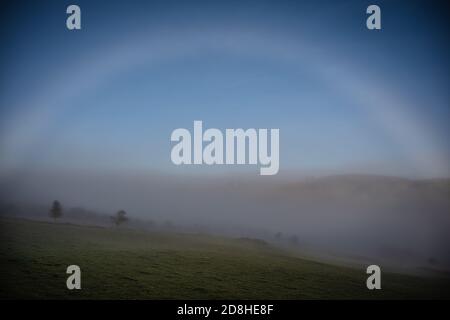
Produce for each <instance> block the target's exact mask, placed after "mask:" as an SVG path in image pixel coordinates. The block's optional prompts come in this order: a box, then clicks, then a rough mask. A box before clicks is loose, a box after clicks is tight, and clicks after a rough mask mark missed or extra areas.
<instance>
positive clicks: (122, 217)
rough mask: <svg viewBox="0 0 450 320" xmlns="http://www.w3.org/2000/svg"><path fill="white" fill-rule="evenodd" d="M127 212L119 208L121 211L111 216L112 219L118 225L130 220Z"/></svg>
mask: <svg viewBox="0 0 450 320" xmlns="http://www.w3.org/2000/svg"><path fill="white" fill-rule="evenodd" d="M126 214H127V213H126V212H125V210H119V211H117V213H116V215H115V216H112V217H111V220H112V222H113V223H114V224H115V225H116V226H117V227H118V226H119V225H121V224H122V223H124V222H127V221H128V218H127V217H126Z"/></svg>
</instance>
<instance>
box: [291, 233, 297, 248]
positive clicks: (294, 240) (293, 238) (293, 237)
mask: <svg viewBox="0 0 450 320" xmlns="http://www.w3.org/2000/svg"><path fill="white" fill-rule="evenodd" d="M289 241H290V242H291V244H293V245H295V246H296V245H298V237H297V236H296V235H293V236H290V237H289Z"/></svg>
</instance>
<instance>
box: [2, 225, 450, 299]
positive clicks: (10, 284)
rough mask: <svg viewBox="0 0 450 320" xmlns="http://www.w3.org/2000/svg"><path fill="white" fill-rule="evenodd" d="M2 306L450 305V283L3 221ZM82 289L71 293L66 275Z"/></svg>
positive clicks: (174, 237)
mask: <svg viewBox="0 0 450 320" xmlns="http://www.w3.org/2000/svg"><path fill="white" fill-rule="evenodd" d="M0 225H1V232H0V243H1V249H0V268H1V270H0V297H1V298H31V299H34V298H44V299H52V298H56V299H61V298H87V299H174V298H179V299H227V298H228V299H231V298H238V299H305V298H306V299H315V298H389V299H390V298H450V290H449V289H450V282H449V280H448V279H446V280H444V279H434V278H433V279H431V278H418V277H412V276H406V275H396V274H386V273H383V275H382V290H378V291H369V290H367V289H366V285H365V281H366V274H365V266H361V268H359V269H358V268H354V269H353V268H346V267H338V266H333V265H327V264H323V263H318V262H314V261H309V260H304V259H301V258H298V257H295V256H293V255H290V254H288V253H286V252H282V251H280V250H278V249H275V248H272V247H270V246H268V245H266V244H264V243H263V242H258V241H254V240H248V239H247V240H246V239H229V238H220V237H213V236H207V235H189V234H172V233H146V232H140V231H136V230H130V229H125V228H123V229H109V228H100V227H86V226H76V225H68V224H53V223H45V222H32V221H27V220H19V219H1V220H0ZM71 264H76V265H79V266H80V267H81V270H82V290H73V291H69V290H68V289H66V284H65V283H66V276H67V275H66V273H65V271H66V268H67V266H68V265H71Z"/></svg>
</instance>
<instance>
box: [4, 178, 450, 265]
mask: <svg viewBox="0 0 450 320" xmlns="http://www.w3.org/2000/svg"><path fill="white" fill-rule="evenodd" d="M0 189H1V190H3V191H2V196H1V200H2V201H1V202H2V205H3V209H2V213H3V214H6V215H18V216H25V217H32V218H38V219H49V218H48V208H47V207H49V206H50V204H51V202H52V201H53V200H55V199H58V200H59V201H61V202H62V204H63V206H64V208H65V212H66V213H67V212H70V208H83V209H84V210H88V211H89V210H90V211H92V212H96V213H99V214H107V215H112V214H114V213H115V212H116V211H117V210H119V209H124V210H126V211H127V213H128V216H129V218H130V219H131V220H130V224H129V226H130V227H133V226H135V227H136V226H138V225H139V224H136V225H133V223H132V221H133V219H134V220H135V221H141V220H142V221H152V222H153V223H154V224H155V225H159V226H165V225H170V226H171V227H172V228H174V229H175V230H181V231H188V232H206V233H213V234H225V235H228V236H234V237H250V238H257V239H262V240H265V241H268V242H269V243H273V244H279V245H282V246H288V247H289V248H293V249H295V250H298V251H299V252H302V253H309V254H312V255H314V256H319V257H320V256H324V257H327V258H331V259H336V260H339V259H340V258H343V259H344V260H347V261H353V262H364V263H366V262H372V263H380V264H383V263H384V264H385V265H388V266H395V267H405V268H411V269H413V268H432V269H437V270H449V268H450V254H449V252H448V248H447V244H448V243H450V215H449V212H450V199H449V192H450V180H449V179H440V180H439V179H429V180H410V179H405V178H395V177H386V176H375V175H336V176H326V177H318V178H305V177H303V178H295V179H292V178H290V179H287V178H277V179H267V178H265V177H259V176H257V177H249V176H245V175H244V176H240V177H238V176H230V175H229V176H221V175H212V176H205V175H203V176H202V175H200V176H189V175H186V176H176V175H172V176H170V175H162V174H134V175H133V174H122V175H119V174H98V173H97V174H95V173H90V174H88V173H62V172H58V173H56V172H54V173H50V172H26V174H22V175H21V174H17V175H11V176H10V177H9V179H3V180H2V185H1V186H0ZM11 204H15V205H19V206H20V205H22V206H24V205H25V207H26V205H28V207H26V208H28V209H26V210H17V208H16V209H15V210H14V209H11V206H8V205H11ZM33 206H34V207H33ZM36 206H37V207H36ZM12 208H14V206H13V207H12ZM33 208H39V209H37V210H36V209H33ZM72 213H73V214H72V215H70V214H68V215H67V214H66V217H63V218H62V219H61V221H70V219H75V220H74V222H80V221H81V220H82V219H84V220H85V221H84V223H87V224H98V223H104V222H103V221H102V220H98V221H97V220H94V219H93V217H91V216H89V215H87V216H81V215H80V214H79V213H78V214H77V212H76V211H73V212H72ZM77 215H80V216H79V217H78V218H77ZM65 219H66V220H65ZM99 221H100V222H99ZM105 221H106V223H107V220H106V219H105Z"/></svg>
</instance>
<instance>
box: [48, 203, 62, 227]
mask: <svg viewBox="0 0 450 320" xmlns="http://www.w3.org/2000/svg"><path fill="white" fill-rule="evenodd" d="M62 215H63V209H62V206H61V203H60V202H59V201H58V200H55V201H53V204H52V207H51V208H50V217H51V218H53V219H54V220H55V222H56V219H57V218H60V217H62Z"/></svg>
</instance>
